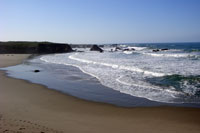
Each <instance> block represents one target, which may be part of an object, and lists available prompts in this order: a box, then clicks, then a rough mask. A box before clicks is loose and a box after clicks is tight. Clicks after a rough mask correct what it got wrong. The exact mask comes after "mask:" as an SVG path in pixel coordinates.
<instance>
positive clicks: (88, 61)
mask: <svg viewBox="0 0 200 133" xmlns="http://www.w3.org/2000/svg"><path fill="white" fill-rule="evenodd" d="M69 58H70V59H72V60H76V61H80V62H83V63H88V64H98V65H104V66H108V67H112V68H115V69H122V70H128V71H133V72H139V73H143V74H146V75H152V76H156V77H161V76H165V75H166V74H164V73H157V72H151V71H147V70H143V69H140V68H137V67H133V66H124V65H116V64H110V63H104V62H95V61H91V60H86V59H81V58H77V57H74V56H73V55H70V56H69Z"/></svg>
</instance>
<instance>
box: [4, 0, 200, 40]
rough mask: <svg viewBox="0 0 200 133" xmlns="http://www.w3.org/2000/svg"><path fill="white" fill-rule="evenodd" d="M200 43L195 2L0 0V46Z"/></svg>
mask: <svg viewBox="0 0 200 133" xmlns="http://www.w3.org/2000/svg"><path fill="white" fill-rule="evenodd" d="M22 40H23V41H53V42H66V43H125V42H141V43H143V42H200V0H0V41H22Z"/></svg>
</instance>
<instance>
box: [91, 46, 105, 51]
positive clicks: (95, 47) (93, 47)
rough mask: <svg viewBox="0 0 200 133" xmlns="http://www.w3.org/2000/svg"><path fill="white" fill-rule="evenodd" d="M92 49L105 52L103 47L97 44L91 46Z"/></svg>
mask: <svg viewBox="0 0 200 133" xmlns="http://www.w3.org/2000/svg"><path fill="white" fill-rule="evenodd" d="M90 51H99V52H103V49H101V48H100V47H99V46H97V45H93V46H92V47H91V48H90Z"/></svg>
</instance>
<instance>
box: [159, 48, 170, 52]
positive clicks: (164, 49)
mask: <svg viewBox="0 0 200 133" xmlns="http://www.w3.org/2000/svg"><path fill="white" fill-rule="evenodd" d="M166 50H169V49H168V48H163V49H161V51H166Z"/></svg>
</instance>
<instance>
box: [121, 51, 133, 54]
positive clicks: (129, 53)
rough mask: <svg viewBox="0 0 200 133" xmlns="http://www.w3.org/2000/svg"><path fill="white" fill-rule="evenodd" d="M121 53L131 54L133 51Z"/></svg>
mask: <svg viewBox="0 0 200 133" xmlns="http://www.w3.org/2000/svg"><path fill="white" fill-rule="evenodd" d="M123 53H124V54H132V53H133V51H124V52H123Z"/></svg>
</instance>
